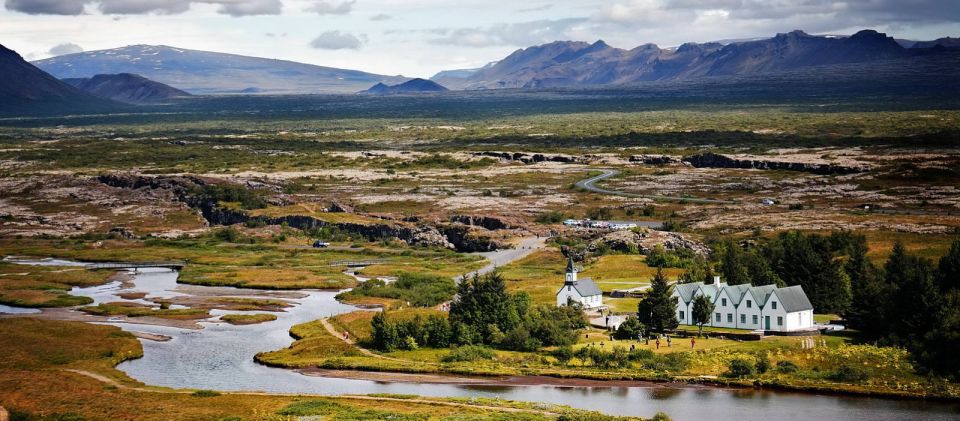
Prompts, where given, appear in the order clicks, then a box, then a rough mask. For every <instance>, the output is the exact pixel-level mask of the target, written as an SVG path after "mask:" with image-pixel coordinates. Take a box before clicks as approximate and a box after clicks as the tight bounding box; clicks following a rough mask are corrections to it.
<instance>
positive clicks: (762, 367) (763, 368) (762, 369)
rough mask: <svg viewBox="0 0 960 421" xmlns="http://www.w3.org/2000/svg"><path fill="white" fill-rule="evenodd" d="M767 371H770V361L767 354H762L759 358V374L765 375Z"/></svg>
mask: <svg viewBox="0 0 960 421" xmlns="http://www.w3.org/2000/svg"><path fill="white" fill-rule="evenodd" d="M767 370H770V359H769V358H767V354H760V355H758V356H757V373H760V374H763V373H766V372H767Z"/></svg>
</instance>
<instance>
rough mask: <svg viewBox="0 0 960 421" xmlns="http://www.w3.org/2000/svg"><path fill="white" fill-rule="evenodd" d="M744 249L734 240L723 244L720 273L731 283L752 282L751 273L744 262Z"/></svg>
mask: <svg viewBox="0 0 960 421" xmlns="http://www.w3.org/2000/svg"><path fill="white" fill-rule="evenodd" d="M742 254H743V249H741V248H740V246H739V245H737V244H736V243H734V242H733V241H727V242H725V243H724V244H723V247H722V254H721V257H720V274H721V276H723V280H724V281H725V282H726V283H727V284H729V285H740V284H747V283H750V273H749V272H748V271H747V266H746V265H745V264H744V263H743V256H742Z"/></svg>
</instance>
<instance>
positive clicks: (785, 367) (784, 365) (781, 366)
mask: <svg viewBox="0 0 960 421" xmlns="http://www.w3.org/2000/svg"><path fill="white" fill-rule="evenodd" d="M799 369H800V368H799V367H797V365H796V364H794V363H793V361H777V371H778V372H780V373H784V374H789V373H795V372H796V371H797V370H799Z"/></svg>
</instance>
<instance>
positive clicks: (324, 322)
mask: <svg viewBox="0 0 960 421" xmlns="http://www.w3.org/2000/svg"><path fill="white" fill-rule="evenodd" d="M320 324H321V325H323V328H324V329H326V330H327V332H329V333H330V334H331V335H333V337H334V338H337V339H340V340H341V341H344V342H346V343H347V344H350V346H352V347H354V348H356V349H357V351H360V353H361V354H363V355H366V356H368V357H373V358H380V359H384V360H390V361H397V362H403V363H406V362H409V361H406V360H401V359H399V358H393V357H388V356H386V355H380V354H377V353H376V352H373V351H371V350H369V349H366V348H364V347H362V346H360V345H357V342H356V341H354V340H353V339H351V338H350V337H344V336H343V332H337V328H335V327H333V325H332V324H330V319H328V318H323V319H320Z"/></svg>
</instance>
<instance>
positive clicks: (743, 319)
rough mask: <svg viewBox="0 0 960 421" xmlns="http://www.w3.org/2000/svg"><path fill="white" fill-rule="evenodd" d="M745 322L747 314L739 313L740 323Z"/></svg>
mask: <svg viewBox="0 0 960 421" xmlns="http://www.w3.org/2000/svg"><path fill="white" fill-rule="evenodd" d="M746 322H747V315H746V314H741V315H740V323H746Z"/></svg>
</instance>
